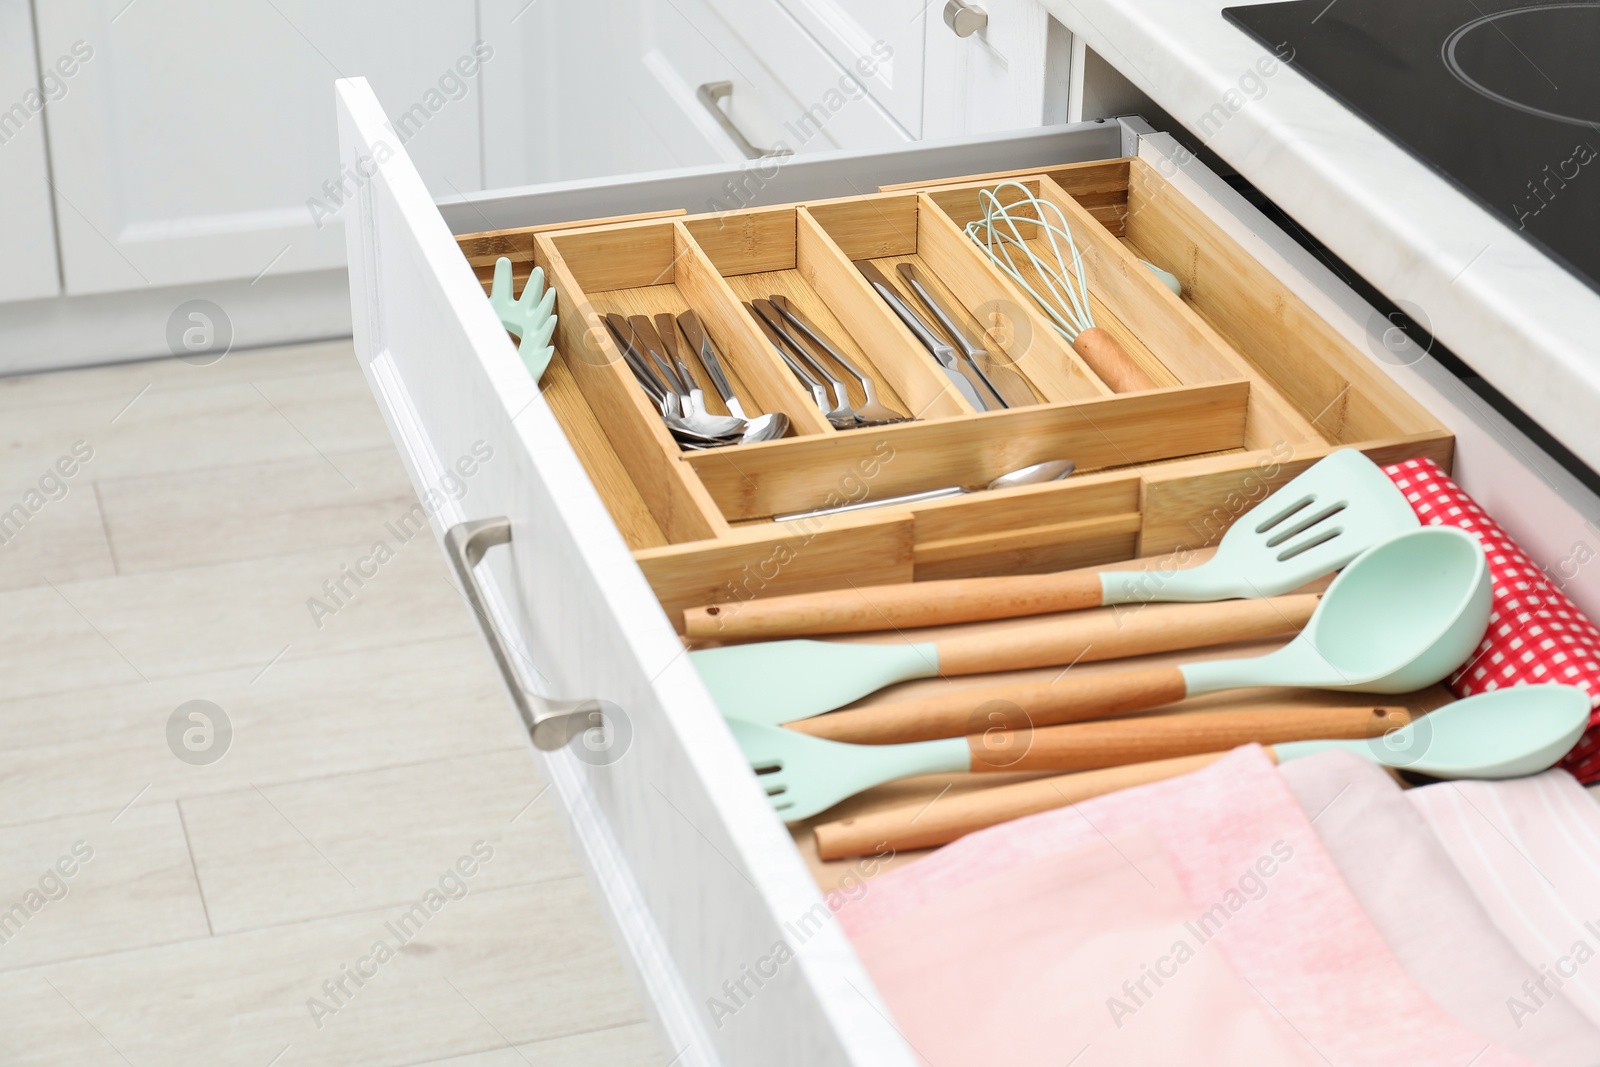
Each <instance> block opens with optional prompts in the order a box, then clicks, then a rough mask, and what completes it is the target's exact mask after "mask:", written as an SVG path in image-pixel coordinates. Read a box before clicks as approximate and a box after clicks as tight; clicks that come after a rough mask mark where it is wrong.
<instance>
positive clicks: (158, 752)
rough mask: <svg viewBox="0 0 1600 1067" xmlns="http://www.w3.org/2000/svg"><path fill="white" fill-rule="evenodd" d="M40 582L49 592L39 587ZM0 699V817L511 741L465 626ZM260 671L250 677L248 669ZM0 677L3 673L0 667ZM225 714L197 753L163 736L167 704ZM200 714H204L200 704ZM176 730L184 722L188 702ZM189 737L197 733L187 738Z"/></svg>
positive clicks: (503, 705) (312, 774)
mask: <svg viewBox="0 0 1600 1067" xmlns="http://www.w3.org/2000/svg"><path fill="white" fill-rule="evenodd" d="M47 592H48V591H47ZM259 670H260V669H259V668H258V667H251V668H248V669H244V670H235V671H224V672H218V673H214V674H201V675H186V676H183V677H179V678H172V679H157V680H155V681H152V682H149V683H143V682H137V681H135V682H132V683H128V684H123V685H115V686H108V687H104V688H99V689H88V688H85V689H80V690H75V691H71V692H66V693H56V694H50V695H45V696H37V697H29V698H25V699H14V700H8V701H0V824H6V823H17V822H27V821H32V820H37V819H43V818H49V817H51V816H55V815H61V814H67V813H80V812H90V811H98V810H100V809H102V808H112V809H115V808H118V807H121V806H122V805H123V804H125V803H126V802H127V801H128V798H130V797H132V796H133V795H134V794H135V793H138V792H139V791H141V790H147V791H146V792H145V793H144V794H143V799H142V800H141V804H153V803H158V802H161V801H168V800H172V799H174V798H177V797H181V796H187V797H194V796H202V795H205V794H208V793H221V792H229V791H237V790H241V789H249V788H250V785H251V783H256V784H258V785H261V786H263V787H268V788H270V787H271V786H272V785H274V784H276V783H283V782H292V781H299V780H303V779H306V778H316V777H325V776H328V775H336V774H349V773H357V772H362V771H368V770H373V769H376V768H381V767H392V766H398V765H402V764H412V763H418V762H422V761H425V760H439V759H448V758H450V757H453V756H461V755H467V754H470V753H481V752H487V751H491V750H494V749H503V748H511V747H514V746H517V745H520V744H522V743H523V733H522V729H521V725H520V723H519V722H518V720H517V718H516V713H515V712H514V711H513V710H512V709H511V706H510V703H509V702H508V701H507V699H506V697H505V693H504V692H503V690H502V689H501V687H500V682H499V679H498V677H497V676H496V674H495V672H494V667H493V665H492V663H491V661H490V659H489V654H488V651H487V650H486V649H485V648H484V647H483V642H482V641H481V640H480V639H479V638H478V637H477V636H476V635H469V636H466V637H461V638H454V639H451V640H446V641H431V642H419V643H412V644H398V645H393V646H389V645H384V646H379V647H376V648H372V649H366V650H362V651H358V652H350V653H343V654H340V655H333V656H327V657H322V658H317V659H307V660H282V661H280V662H278V663H277V664H275V665H273V667H272V669H271V670H269V671H267V672H266V673H265V674H259ZM258 674H259V677H258ZM0 677H3V676H0ZM191 700H206V701H209V702H211V703H212V704H214V705H215V706H216V707H217V708H220V709H221V712H222V715H223V716H225V717H226V719H227V724H228V725H227V728H226V729H227V731H228V733H227V736H226V738H223V737H222V734H221V732H220V731H221V730H222V727H221V726H220V724H219V725H215V726H214V733H213V736H212V738H211V739H210V743H211V744H212V745H215V746H219V747H218V748H215V749H212V750H210V751H220V752H221V756H220V757H219V758H217V759H215V760H214V761H212V762H209V763H200V762H184V760H182V759H180V758H179V757H178V756H177V755H175V751H176V750H175V749H174V748H173V744H174V743H175V744H176V745H177V749H181V750H183V751H184V752H185V754H186V755H188V756H189V757H190V759H197V758H203V757H204V756H205V755H208V754H209V752H208V751H205V750H201V751H200V752H199V756H196V754H195V753H193V752H191V751H190V750H188V749H185V748H184V745H183V740H182V735H181V732H180V734H179V737H178V740H177V741H176V742H173V741H171V740H170V739H169V736H168V730H169V723H170V720H172V719H173V717H174V713H175V712H176V711H177V709H178V708H179V706H180V705H182V704H185V703H186V702H188V701H191ZM212 717H213V718H217V716H216V715H215V714H212ZM178 718H179V720H180V727H181V728H184V729H186V728H189V727H190V726H191V725H195V724H194V723H193V721H192V720H190V719H189V718H188V715H187V713H186V714H184V715H181V716H178ZM192 740H193V741H194V742H195V743H196V745H197V746H198V745H199V744H201V743H203V742H204V741H205V740H206V739H205V738H203V737H195V738H193V739H192Z"/></svg>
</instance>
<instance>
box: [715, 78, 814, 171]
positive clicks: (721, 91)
mask: <svg viewBox="0 0 1600 1067" xmlns="http://www.w3.org/2000/svg"><path fill="white" fill-rule="evenodd" d="M694 95H695V99H697V100H699V101H700V106H701V107H703V108H705V109H706V110H707V111H709V112H711V117H712V118H714V119H716V120H717V125H718V126H721V127H722V132H723V133H725V134H727V135H728V137H729V139H730V140H732V141H733V143H734V144H735V145H737V146H738V147H739V151H741V152H743V153H744V158H746V159H761V158H762V157H764V156H792V155H794V150H793V149H791V148H784V147H781V146H780V147H775V148H757V147H756V146H755V145H753V144H751V143H750V141H749V139H748V138H746V137H745V135H744V134H743V133H741V132H739V127H737V126H735V125H734V124H733V119H732V118H730V117H729V116H728V113H727V112H726V111H724V110H722V108H721V107H720V106H718V102H719V101H721V100H723V99H725V98H728V97H732V96H733V83H732V82H706V83H705V84H704V85H702V86H700V88H699V89H698V90H697V91H696V92H695V94H694Z"/></svg>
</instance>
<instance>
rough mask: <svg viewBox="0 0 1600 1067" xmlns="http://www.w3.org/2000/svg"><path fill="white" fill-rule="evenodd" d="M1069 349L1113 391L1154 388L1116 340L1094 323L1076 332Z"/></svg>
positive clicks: (1123, 391) (1135, 390)
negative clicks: (1081, 358)
mask: <svg viewBox="0 0 1600 1067" xmlns="http://www.w3.org/2000/svg"><path fill="white" fill-rule="evenodd" d="M1072 350H1073V351H1074V352H1076V353H1078V355H1080V356H1082V357H1083V361H1084V362H1085V363H1087V364H1088V365H1089V369H1090V370H1092V371H1094V372H1095V374H1096V375H1098V376H1099V378H1100V380H1101V381H1102V382H1105V383H1106V385H1108V386H1110V387H1111V391H1112V392H1114V393H1137V392H1141V391H1142V390H1145V389H1154V388H1156V383H1155V382H1154V381H1152V380H1151V378H1150V376H1149V375H1148V374H1146V373H1145V372H1144V371H1143V370H1142V369H1141V368H1140V366H1139V364H1137V363H1135V362H1134V361H1133V357H1132V356H1130V355H1128V353H1127V351H1126V350H1125V349H1124V348H1123V347H1122V346H1121V345H1120V344H1118V343H1117V339H1116V338H1115V337H1112V336H1111V335H1110V334H1109V333H1106V331H1104V330H1102V329H1101V328H1100V327H1098V326H1091V327H1090V328H1089V329H1087V330H1084V331H1083V332H1082V333H1080V334H1079V335H1078V339H1077V340H1075V341H1073V342H1072Z"/></svg>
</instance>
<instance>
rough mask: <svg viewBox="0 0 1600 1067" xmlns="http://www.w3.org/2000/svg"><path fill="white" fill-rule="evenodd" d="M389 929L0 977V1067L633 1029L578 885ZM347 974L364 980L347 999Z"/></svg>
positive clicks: (402, 1048) (487, 1044)
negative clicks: (355, 972) (5, 1017)
mask: <svg viewBox="0 0 1600 1067" xmlns="http://www.w3.org/2000/svg"><path fill="white" fill-rule="evenodd" d="M430 887H431V886H430V884H429V883H422V884H418V885H416V886H413V887H411V889H412V892H413V893H414V894H415V899H417V900H421V899H422V898H424V897H425V895H426V893H427V891H428V889H429V888H430ZM401 918H402V913H401V910H400V909H397V908H382V909H376V910H373V911H367V912H361V913H358V914H355V915H346V916H340V917H338V918H334V919H324V920H321V921H317V922H310V923H300V924H296V925H294V926H288V927H276V928H273V929H270V930H263V931H257V932H251V933H243V934H231V935H225V936H221V937H211V938H204V939H201V940H198V941H190V942H185V943H183V944H178V945H169V946H164V947H159V948H150V949H139V950H135V951H131V952H122V953H117V954H114V955H109V956H104V957H100V958H98V959H94V960H84V961H77V962H68V963H59V964H51V965H47V966H44V967H38V968H31V969H28V970H23V971H13V972H7V973H3V974H0V1003H3V1004H5V1005H6V1008H7V1012H8V1014H9V1013H15V1014H14V1015H13V1016H12V1017H14V1018H26V1019H28V1020H29V1022H28V1025H26V1026H6V1027H0V1062H4V1063H6V1064H8V1065H14V1067H28V1065H40V1067H43V1065H49V1067H58V1065H59V1064H63V1063H71V1064H73V1065H74V1067H76V1065H78V1064H85V1065H98V1064H101V1063H105V1064H124V1065H125V1064H127V1063H134V1064H156V1063H159V1064H162V1065H164V1067H188V1065H196V1067H234V1065H237V1067H264V1065H265V1064H267V1063H269V1062H271V1063H273V1064H274V1067H323V1065H328V1067H348V1065H350V1064H356V1063H359V1064H362V1065H363V1067H389V1065H394V1067H399V1065H402V1064H414V1063H417V1062H419V1061H421V1062H425V1061H427V1060H428V1059H441V1058H445V1057H448V1056H451V1055H457V1054H459V1053H461V1052H464V1051H485V1050H491V1049H495V1048H498V1047H503V1046H504V1045H505V1044H507V1043H511V1044H516V1045H525V1044H528V1043H531V1042H536V1041H543V1040H548V1039H551V1038H555V1037H561V1036H565V1035H568V1034H577V1033H588V1032H591V1031H595V1030H601V1029H606V1028H610V1027H617V1026H624V1025H628V1024H631V1023H637V1022H639V1021H641V1015H640V1011H639V1008H638V1006H637V1005H638V1001H637V996H636V995H635V993H634V991H633V989H632V987H631V985H630V982H629V979H628V977H627V975H626V974H625V972H624V971H623V970H622V968H621V965H620V963H619V962H618V960H617V957H616V953H615V952H614V951H613V950H612V948H611V946H610V944H609V941H608V940H607V938H606V934H605V930H604V927H603V925H602V923H601V920H600V916H599V913H598V911H597V909H596V908H595V905H594V904H593V902H592V901H591V900H590V899H589V895H588V891H587V889H586V888H585V886H584V884H583V882H582V881H581V880H580V879H576V878H572V879H562V880H559V881H554V882H542V883H539V884H537V885H531V886H519V887H515V888H510V889H501V890H478V891H469V893H468V895H467V896H466V897H465V898H462V899H459V900H448V899H446V902H445V903H444V904H443V905H442V906H441V907H440V908H439V910H438V911H437V912H433V913H430V916H429V917H428V918H427V919H426V920H424V921H423V924H422V926H421V929H420V930H417V929H415V928H413V927H410V926H407V927H406V928H404V929H401V928H400V927H397V926H395V924H396V922H397V921H399V920H400V919H401ZM392 927H393V929H391V928H392ZM395 930H400V931H401V933H402V934H407V933H409V934H410V935H411V936H409V937H406V938H404V940H402V938H401V937H398V936H396V933H395V932H394V931H395ZM380 941H381V942H383V943H384V945H385V948H386V949H387V952H388V955H389V958H388V959H387V960H385V961H383V962H379V961H378V957H379V956H380V955H382V953H380V952H379V950H378V949H377V948H376V946H377V944H378V942H380ZM363 960H365V961H367V962H365V963H363ZM349 968H360V969H362V970H364V971H366V972H367V977H365V978H363V980H362V984H361V985H360V986H357V985H356V984H355V982H354V981H353V980H352V979H351V978H349V977H346V975H347V973H351V972H348V970H347V969H349ZM341 979H342V980H343V983H344V990H345V992H344V993H342V994H340V993H337V992H335V994H332V995H330V994H329V993H328V992H327V991H326V988H325V986H324V983H327V984H328V986H331V987H333V988H334V989H335V990H336V991H337V985H336V984H335V983H336V982H337V981H339V980H341ZM313 1001H315V1002H316V1003H315V1005H314V1004H313V1003H312V1002H313ZM112 1050H114V1051H112ZM275 1056H277V1057H279V1058H278V1059H277V1060H274V1059H273V1057H275Z"/></svg>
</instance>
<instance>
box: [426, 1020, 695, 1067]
mask: <svg viewBox="0 0 1600 1067" xmlns="http://www.w3.org/2000/svg"><path fill="white" fill-rule="evenodd" d="M671 1059H672V1054H671V1053H669V1052H667V1051H666V1050H665V1049H663V1048H662V1046H661V1042H660V1041H659V1040H658V1039H657V1038H656V1035H655V1031H654V1030H652V1029H651V1028H650V1027H649V1026H648V1025H647V1024H645V1023H636V1024H634V1025H633V1026H618V1027H613V1028H612V1029H609V1030H596V1031H594V1032H592V1033H587V1034H573V1035H572V1036H571V1037H556V1038H551V1039H550V1040H549V1041H539V1042H537V1043H535V1044H532V1045H518V1046H515V1047H511V1048H500V1049H496V1050H494V1051H492V1052H475V1053H472V1054H470V1055H466V1056H453V1057H451V1058H450V1059H448V1060H430V1061H428V1062H427V1063H425V1064H416V1065H414V1067H528V1064H530V1063H531V1064H537V1065H538V1067H669V1065H670V1061H671Z"/></svg>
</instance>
